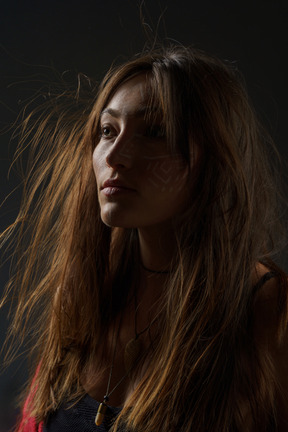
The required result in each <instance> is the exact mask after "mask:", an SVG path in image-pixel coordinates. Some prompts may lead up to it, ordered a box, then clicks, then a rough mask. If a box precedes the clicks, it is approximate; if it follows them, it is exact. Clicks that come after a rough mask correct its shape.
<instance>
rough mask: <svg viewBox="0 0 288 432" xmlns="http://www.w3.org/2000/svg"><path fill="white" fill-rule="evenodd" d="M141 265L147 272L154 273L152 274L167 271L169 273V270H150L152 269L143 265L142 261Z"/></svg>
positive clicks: (165, 272)
mask: <svg viewBox="0 0 288 432" xmlns="http://www.w3.org/2000/svg"><path fill="white" fill-rule="evenodd" d="M141 266H142V268H143V269H144V270H145V271H146V272H149V273H154V274H169V273H171V271H170V270H152V269H149V268H147V267H145V266H144V264H143V263H141Z"/></svg>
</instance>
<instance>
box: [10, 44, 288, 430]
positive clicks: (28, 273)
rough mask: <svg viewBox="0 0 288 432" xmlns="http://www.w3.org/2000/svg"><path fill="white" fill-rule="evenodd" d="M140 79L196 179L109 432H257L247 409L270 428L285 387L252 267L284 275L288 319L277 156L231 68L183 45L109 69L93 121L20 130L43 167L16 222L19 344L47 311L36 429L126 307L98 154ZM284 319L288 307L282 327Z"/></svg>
mask: <svg viewBox="0 0 288 432" xmlns="http://www.w3.org/2000/svg"><path fill="white" fill-rule="evenodd" d="M140 74H142V75H145V77H146V80H147V83H148V85H149V89H150V92H149V93H150V98H149V104H148V109H147V116H151V121H152V122H153V115H154V114H151V113H155V112H156V113H157V115H159V113H161V118H163V128H164V130H165V135H166V139H167V143H168V146H169V148H170V150H171V152H176V153H180V154H181V157H182V158H183V161H184V162H185V163H186V164H187V166H188V167H189V169H190V168H191V167H192V168H191V169H190V177H189V178H190V183H191V193H190V199H189V202H188V205H187V209H186V210H185V212H184V213H183V214H182V215H181V216H180V218H181V223H177V224H176V225H175V236H176V243H177V248H176V250H175V254H174V256H173V263H172V264H171V269H172V272H171V276H170V278H169V282H168V283H167V287H166V289H165V295H164V298H163V300H162V309H161V313H160V315H159V317H158V321H157V322H158V326H159V335H158V336H157V344H156V345H155V346H154V349H153V352H151V353H150V354H149V355H150V356H151V360H150V361H149V365H148V366H147V370H146V371H145V372H144V373H143V376H142V378H141V381H140V382H139V384H138V385H137V387H136V388H135V390H134V391H133V393H132V395H131V396H130V397H129V398H128V399H127V400H126V401H125V403H124V406H123V409H122V411H121V413H120V415H119V416H118V418H117V420H116V422H115V424H114V426H112V429H111V430H113V431H114V430H115V431H116V429H117V428H118V429H117V430H121V428H123V430H124V429H125V430H131V431H136V430H137V432H141V431H143V432H144V431H156V430H157V431H163V432H164V431H167V430H169V431H183V432H184V431H185V432H187V431H188V430H193V431H195V432H204V431H208V430H209V431H210V430H211V431H212V430H215V431H228V430H229V431H231V430H235V431H243V430H247V431H248V426H247V423H246V414H247V404H248V406H249V413H250V414H251V416H252V422H251V429H249V430H251V431H254V430H261V431H262V430H263V431H264V430H268V428H269V427H270V428H271V427H273V424H272V423H273V420H271V419H273V418H274V417H275V406H274V404H275V402H274V393H275V385H276V384H275V382H274V381H275V380H274V375H273V370H272V368H271V365H270V363H269V360H268V359H267V358H266V357H265V355H262V356H260V355H259V352H258V350H257V347H256V346H255V341H254V340H253V336H252V333H253V331H252V329H253V302H254V296H255V289H254V286H253V282H252V277H251V274H252V273H253V270H255V267H256V265H257V263H259V262H260V263H263V264H264V265H265V266H267V267H268V268H269V269H271V270H273V271H275V272H277V274H278V275H279V276H278V277H279V281H280V282H279V298H280V297H281V299H282V300H283V301H282V305H286V303H287V298H286V294H285V293H286V291H285V288H287V287H286V285H287V282H286V278H285V274H284V273H283V272H282V270H281V269H280V268H279V267H278V266H277V265H276V264H275V262H274V261H275V259H274V258H275V252H277V251H278V249H277V248H278V238H279V234H280V233H282V231H281V224H280V221H279V208H278V206H277V198H278V192H277V185H276V183H275V178H274V176H273V171H272V169H271V163H270V161H271V155H272V153H273V154H275V149H274V147H273V145H272V143H271V140H270V138H269V137H268V136H267V134H266V132H265V131H264V129H263V128H262V126H261V125H260V123H259V121H258V119H257V117H256V115H255V113H254V110H253V108H252V106H251V103H250V101H249V98H248V96H247V92H246V90H245V85H244V83H243V80H242V78H241V76H240V74H239V73H238V71H237V69H236V68H235V65H234V66H232V65H230V64H228V63H225V62H222V61H220V60H219V59H216V58H214V57H213V56H210V55H207V54H205V53H203V52H201V51H199V50H196V49H194V48H184V47H178V46H177V47H176V46H172V47H168V48H159V49H155V50H153V52H144V53H142V54H141V55H138V56H137V57H135V58H133V59H132V60H129V61H127V62H125V63H124V64H122V65H120V66H117V67H114V68H112V69H111V70H110V71H109V72H108V74H107V75H106V76H105V78H104V80H103V81H102V83H101V84H100V85H99V87H98V88H97V91H96V94H94V95H91V97H93V99H94V100H93V103H91V104H90V105H88V106H89V112H88V109H86V110H85V111H82V112H81V115H78V116H77V115H76V114H75V113H74V112H73V113H72V114H73V115H72V114H71V113H70V114H71V115H70V114H69V113H68V114H67V111H65V112H64V111H63V112H59V110H58V108H57V107H56V108H55V109H54V111H51V113H47V111H46V113H45V114H44V115H43V116H42V117H41V118H40V120H39V122H38V123H37V127H36V130H35V127H34V128H33V136H32V132H31V131H30V132H29V133H27V130H29V119H28V120H26V122H25V123H24V125H23V126H24V127H23V131H22V145H24V144H23V143H26V142H27V138H28V140H29V137H30V139H31V148H32V155H34V156H35V158H36V160H37V166H35V163H34V162H35V160H34V159H32V161H33V163H32V165H31V171H30V179H29V181H28V183H27V184H26V187H25V192H26V196H25V198H24V200H23V204H22V207H21V211H20V214H19V218H18V220H17V223H16V225H17V226H19V225H20V227H21V228H20V229H19V243H18V246H19V248H20V246H21V244H22V245H23V243H21V242H23V241H24V244H25V251H24V252H23V254H22V258H21V260H20V264H21V263H22V267H23V269H22V273H21V274H20V273H19V274H18V276H17V277H16V279H15V288H17V290H18V292H19V301H18V307H17V310H16V314H15V318H14V322H13V324H12V328H13V331H14V332H15V333H17V332H18V331H19V330H20V329H21V328H24V329H25V331H26V330H27V324H28V323H29V319H31V318H32V317H33V316H34V315H33V314H34V310H37V307H39V305H40V310H41V315H40V317H39V318H38V321H37V324H36V326H35V329H37V332H36V330H35V329H34V330H35V333H36V335H35V340H36V341H37V343H36V347H37V353H38V365H39V366H38V372H37V376H36V378H35V379H34V381H33V386H35V389H37V391H36V392H35V394H34V397H33V398H32V399H31V401H30V402H31V414H32V415H34V416H36V418H37V421H39V422H40V421H42V420H45V419H47V417H48V415H49V413H51V412H53V411H54V410H56V409H57V408H58V407H59V406H60V405H61V404H62V403H63V402H67V401H72V400H75V398H77V397H80V396H81V395H83V394H84V390H83V388H82V386H81V380H80V377H81V374H82V373H83V370H85V366H86V365H87V364H88V362H89V360H90V359H92V358H93V356H95V353H96V352H99V349H100V348H101V347H102V346H103V345H102V344H103V339H104V338H105V334H106V332H107V328H108V327H109V323H112V322H113V318H114V317H115V316H116V315H117V312H119V310H121V309H123V308H124V307H125V302H126V301H127V298H128V292H125V290H127V284H121V280H124V278H125V280H126V281H127V279H128V280H130V282H131V284H130V286H132V285H133V284H132V281H134V280H135V278H136V277H137V275H136V272H137V271H138V267H137V262H138V261H139V259H138V258H139V251H138V247H137V232H136V231H135V230H133V229H126V228H125V229H124V228H110V227H108V226H106V225H105V224H104V223H103V222H102V220H101V218H100V209H99V204H98V200H97V185H96V181H95V176H94V173H93V169H92V153H93V150H94V148H95V146H97V143H98V141H99V121H100V115H101V112H102V110H103V109H104V108H105V106H106V105H107V103H108V102H109V100H110V99H111V97H112V96H113V94H114V93H115V91H117V89H118V88H119V87H120V86H121V85H122V84H123V83H125V82H127V81H128V80H130V79H131V78H133V77H135V76H138V75H140ZM57 110H58V111H57ZM55 118H57V121H54V122H53V121H52V120H53V119H55ZM71 119H72V120H71ZM51 125H52V126H51ZM31 137H32V138H31ZM196 148H197V152H198V156H199V157H197V163H196V164H195V163H194V164H191V158H192V159H193V161H194V159H195V154H194V152H195V149H196ZM35 197H37V199H38V201H37V203H36V204H35ZM32 207H33V212H31V208H32ZM178 222H179V221H178ZM16 225H15V226H16ZM9 234H10V231H9ZM6 235H7V232H6ZM28 237H29V238H30V239H31V240H30V241H29V243H28V244H27V238H28ZM23 264H25V265H24V266H23ZM115 280H116V281H119V285H118V286H117V287H116V286H115V283H114V282H115ZM119 286H120V287H121V301H119ZM116 288H117V289H116ZM44 305H45V307H43V306H44ZM286 315H287V310H286V306H285V307H284V306H283V307H282V309H281V308H280V318H279V323H278V325H279V329H281V326H283V323H284V322H285V320H286V318H287V316H286ZM23 323H24V325H23ZM107 324H108V325H107ZM21 326H22V327H21ZM160 329H161V333H160ZM271 422H272V423H271ZM271 425H272V426H271ZM269 430H273V429H269ZM275 430H276V429H275Z"/></svg>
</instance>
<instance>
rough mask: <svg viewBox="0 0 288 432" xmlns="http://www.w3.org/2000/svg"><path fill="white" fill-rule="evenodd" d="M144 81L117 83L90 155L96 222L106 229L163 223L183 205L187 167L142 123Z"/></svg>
mask: <svg viewBox="0 0 288 432" xmlns="http://www.w3.org/2000/svg"><path fill="white" fill-rule="evenodd" d="M147 93H148V90H147V87H146V78H145V76H143V75H140V76H137V77H135V78H133V79H131V80H130V81H128V82H126V83H125V84H123V85H122V86H121V87H120V88H119V89H118V90H117V91H116V93H115V94H114V96H113V97H112V98H111V99H110V101H109V103H108V104H107V106H106V107H105V108H104V110H103V112H102V114H101V120H100V126H101V133H100V141H99V143H98V144H97V146H96V148H95V150H94V153H93V168H94V172H95V176H96V182H97V188H98V199H99V203H100V208H101V218H102V220H103V222H104V223H105V224H106V225H109V226H113V227H125V228H142V227H143V228H144V227H149V226H151V227H152V226H160V225H161V224H164V223H165V224H166V223H167V222H168V223H169V222H170V221H171V219H172V218H173V217H175V216H177V214H180V213H181V212H182V211H183V210H184V208H185V204H187V199H188V194H189V191H188V186H187V176H188V168H187V166H186V165H185V164H184V162H183V160H182V158H181V156H180V155H173V156H172V155H171V153H169V150H168V148H167V142H166V138H165V135H164V134H163V132H162V128H161V119H160V118H159V119H158V120H159V124H157V121H156V123H155V121H154V122H153V126H152V125H151V124H149V123H147V120H146V119H145V111H146V106H147V100H148V96H149V95H148V94H147Z"/></svg>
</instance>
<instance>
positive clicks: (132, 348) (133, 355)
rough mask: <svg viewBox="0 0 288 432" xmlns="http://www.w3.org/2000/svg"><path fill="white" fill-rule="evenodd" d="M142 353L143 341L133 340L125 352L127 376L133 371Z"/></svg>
mask: <svg viewBox="0 0 288 432" xmlns="http://www.w3.org/2000/svg"><path fill="white" fill-rule="evenodd" d="M140 351H141V341H140V339H139V338H137V339H131V340H130V341H129V342H128V343H127V345H126V347H125V352H124V364H125V370H126V372H127V374H128V373H129V372H130V371H131V370H132V368H133V366H134V364H135V362H136V360H137V358H138V356H139V354H140Z"/></svg>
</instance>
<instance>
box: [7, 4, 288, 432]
mask: <svg viewBox="0 0 288 432" xmlns="http://www.w3.org/2000/svg"><path fill="white" fill-rule="evenodd" d="M0 4H1V12H0V15H1V18H0V20H1V21H0V32H1V39H0V43H1V49H0V56H1V63H0V64H1V95H0V102H1V105H0V108H1V116H0V127H1V130H2V134H1V136H0V182H1V183H0V186H1V188H0V201H1V202H2V201H3V199H4V198H5V197H6V196H7V195H8V194H9V193H10V192H11V191H12V190H13V188H14V187H15V186H16V185H17V184H18V183H19V180H18V179H17V177H16V176H15V175H14V174H13V173H12V174H11V175H10V177H9V179H8V178H7V174H8V169H9V166H10V164H11V161H12V155H13V150H14V148H15V141H12V142H10V136H11V133H12V131H13V129H12V130H11V129H10V131H9V130H8V129H9V126H10V125H11V124H12V123H13V121H15V119H16V116H17V114H18V113H19V111H20V109H21V107H23V105H24V104H25V100H27V98H29V97H30V96H31V95H32V94H33V92H34V91H35V90H37V86H38V88H39V86H41V83H43V81H45V80H49V79H51V76H52V75H53V72H52V75H51V71H53V70H54V71H55V70H57V71H58V72H59V73H62V72H64V71H66V73H67V71H70V72H69V73H71V74H72V75H73V74H74V75H76V74H77V73H78V72H82V73H84V74H86V75H88V76H91V77H96V79H100V78H101V77H102V76H103V74H104V72H105V71H106V70H107V68H108V67H109V66H110V64H111V63H112V62H113V61H114V60H115V59H117V60H121V59H125V58H127V57H129V56H130V55H132V54H134V53H136V52H139V51H141V50H142V48H143V45H144V43H145V40H146V39H145V36H144V32H143V26H142V25H141V19H140V8H139V2H138V1H136V0H134V1H133V0H106V1H103V0H94V1H87V0H79V1H77V2H76V1H73V0H72V1H60V0H58V1H55V0H50V1H40V0H38V1H31V0H25V1H15V0H10V1H9V2H8V1H5V2H4V1H3V0H1V2H0ZM143 12H144V16H145V20H146V22H148V23H149V25H150V26H151V27H152V29H153V28H154V30H155V28H156V27H157V23H158V22H159V26H158V36H160V38H161V39H163V38H165V37H168V38H170V39H171V40H175V41H178V42H180V43H182V44H184V45H194V46H196V47H198V48H201V49H204V50H207V51H209V52H211V53H213V54H216V55H218V56H219V57H221V58H223V59H227V60H230V61H233V62H235V63H236V64H237V65H238V67H239V69H240V70H241V71H242V73H243V74H244V76H245V79H246V82H247V87H248V90H249V93H250V95H251V97H252V100H253V102H254V105H255V106H256V109H257V111H258V112H259V114H260V116H261V117H262V120H263V122H264V124H265V125H266V128H267V129H268V130H269V132H270V133H271V135H272V137H273V138H274V140H275V141H276V144H277V146H278V148H279V151H280V153H281V155H282V157H283V158H287V156H288V147H287V138H288V132H287V121H288V116H287V114H288V107H287V96H288V94H287V93H288V92H287V77H288V68H287V59H286V57H287V54H288V19H287V17H288V2H287V1H286V0H282V1H280V0H274V1H269V0H261V1H260V0H255V1H253V0H250V1H249V2H248V1H245V0H236V1H231V0H229V1H228V0H227V1H226V0H219V1H217V0H214V1H213V0H210V1H208V0H202V1H199V0H198V1H194V0H190V1H188V0H175V1H172V0H166V1H165V0H162V1H161V2H159V1H157V0H156V1H154V0H146V3H145V7H144V8H143ZM161 16H162V18H161V19H160V17H161ZM159 19H160V21H159ZM49 77H50V78H49ZM19 199H20V196H19V192H15V193H14V194H13V195H12V196H11V197H9V198H8V199H7V200H6V201H5V203H4V204H3V206H2V207H1V209H0V228H1V229H3V228H4V227H6V226H7V225H8V224H9V223H11V222H12V221H13V217H15V215H16V212H17V208H18V205H19ZM8 271H9V268H8V264H6V265H4V266H3V268H2V271H1V273H0V290H3V287H4V285H5V281H7V278H8ZM6 315H7V308H4V310H3V311H2V312H1V314H0V343H1V344H2V342H3V338H4V336H5V333H6V330H7V319H6ZM25 378H26V362H25V361H24V360H23V359H20V360H17V361H16V362H15V363H14V364H13V365H12V366H11V367H10V368H8V369H7V370H6V371H5V372H4V373H3V374H2V376H1V377H0V432H3V431H5V432H6V431H8V429H9V427H10V426H11V425H12V424H13V423H14V419H15V403H16V395H17V393H18V391H19V390H20V388H21V385H22V384H23V382H24V381H25Z"/></svg>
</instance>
